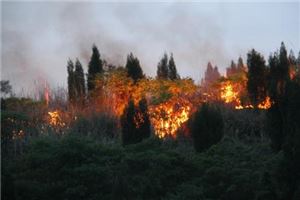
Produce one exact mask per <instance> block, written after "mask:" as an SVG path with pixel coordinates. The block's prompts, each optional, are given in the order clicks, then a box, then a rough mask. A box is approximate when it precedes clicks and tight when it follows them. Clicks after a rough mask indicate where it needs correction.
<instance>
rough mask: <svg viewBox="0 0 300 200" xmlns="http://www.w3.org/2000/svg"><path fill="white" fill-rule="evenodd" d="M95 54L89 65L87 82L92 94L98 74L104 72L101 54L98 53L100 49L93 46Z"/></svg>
mask: <svg viewBox="0 0 300 200" xmlns="http://www.w3.org/2000/svg"><path fill="white" fill-rule="evenodd" d="M92 50H93V53H92V56H91V60H90V62H89V65H88V80H87V86H88V92H89V93H90V92H92V91H93V90H94V89H95V88H96V85H95V79H96V77H97V75H98V74H101V73H102V72H103V62H102V60H101V57H100V53H99V51H98V48H97V47H96V46H95V45H93V49H92Z"/></svg>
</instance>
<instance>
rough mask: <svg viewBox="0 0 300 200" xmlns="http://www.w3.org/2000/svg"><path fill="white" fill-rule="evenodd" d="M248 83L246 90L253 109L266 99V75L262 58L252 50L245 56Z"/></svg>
mask: <svg viewBox="0 0 300 200" xmlns="http://www.w3.org/2000/svg"><path fill="white" fill-rule="evenodd" d="M247 65H248V69H249V71H248V82H247V90H248V94H249V97H250V101H251V103H252V104H253V105H254V107H257V105H258V104H259V103H260V102H262V101H263V100H264V99H265V98H266V95H267V94H266V92H267V88H266V75H267V70H266V66H265V60H264V58H263V56H262V55H261V54H260V53H258V52H256V51H255V50H254V49H252V50H251V51H250V52H249V53H248V54H247Z"/></svg>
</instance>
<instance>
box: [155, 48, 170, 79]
mask: <svg viewBox="0 0 300 200" xmlns="http://www.w3.org/2000/svg"><path fill="white" fill-rule="evenodd" d="M168 77H169V68H168V55H167V54H166V53H165V54H164V56H163V57H162V59H161V60H160V62H159V63H158V65H157V78H158V79H168Z"/></svg>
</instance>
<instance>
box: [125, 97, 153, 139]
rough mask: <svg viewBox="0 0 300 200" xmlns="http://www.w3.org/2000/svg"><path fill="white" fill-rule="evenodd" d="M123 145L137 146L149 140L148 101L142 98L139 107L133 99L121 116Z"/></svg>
mask: <svg viewBox="0 0 300 200" xmlns="http://www.w3.org/2000/svg"><path fill="white" fill-rule="evenodd" d="M121 126H122V143H123V145H128V144H135V143H138V142H141V141H142V140H143V139H145V138H148V137H149V136H150V133H151V129H150V119H149V115H148V108H147V101H146V99H145V98H142V100H141V101H139V103H138V107H136V106H135V105H134V101H133V100H132V99H131V100H130V101H129V103H128V106H127V107H126V108H125V110H124V113H123V115H122V116H121Z"/></svg>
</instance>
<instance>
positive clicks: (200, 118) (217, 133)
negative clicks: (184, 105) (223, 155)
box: [190, 103, 224, 152]
mask: <svg viewBox="0 0 300 200" xmlns="http://www.w3.org/2000/svg"><path fill="white" fill-rule="evenodd" d="M223 127H224V123H223V118H222V115H221V114H220V111H219V110H218V109H217V108H216V107H215V106H214V105H210V104H207V103H204V104H203V105H202V107H201V108H200V109H199V110H198V111H197V112H196V113H195V114H194V116H193V118H192V119H191V121H190V128H191V135H192V138H193V141H194V146H195V149H196V151H198V152H201V151H203V150H206V149H208V148H209V147H210V146H212V145H213V144H216V143H218V142H219V141H220V140H221V139H222V137H223Z"/></svg>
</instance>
